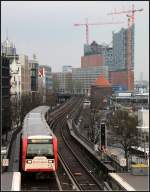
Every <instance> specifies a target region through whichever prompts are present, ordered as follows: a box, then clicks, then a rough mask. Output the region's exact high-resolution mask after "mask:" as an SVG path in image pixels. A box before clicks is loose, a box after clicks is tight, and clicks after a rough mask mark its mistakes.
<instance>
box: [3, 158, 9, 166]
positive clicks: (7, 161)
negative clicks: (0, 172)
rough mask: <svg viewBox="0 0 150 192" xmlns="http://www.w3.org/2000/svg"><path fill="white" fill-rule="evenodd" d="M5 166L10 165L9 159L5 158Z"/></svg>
mask: <svg viewBox="0 0 150 192" xmlns="http://www.w3.org/2000/svg"><path fill="white" fill-rule="evenodd" d="M2 165H3V166H5V167H6V166H8V165H9V159H3V163H2Z"/></svg>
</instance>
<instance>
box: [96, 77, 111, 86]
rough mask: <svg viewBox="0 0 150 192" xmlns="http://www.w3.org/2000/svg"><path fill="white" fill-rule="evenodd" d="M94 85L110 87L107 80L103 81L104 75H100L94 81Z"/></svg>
mask: <svg viewBox="0 0 150 192" xmlns="http://www.w3.org/2000/svg"><path fill="white" fill-rule="evenodd" d="M95 85H96V86H100V87H110V86H111V85H110V83H109V82H108V80H107V79H105V77H104V75H102V74H101V75H100V76H99V77H98V79H97V80H96V83H95Z"/></svg>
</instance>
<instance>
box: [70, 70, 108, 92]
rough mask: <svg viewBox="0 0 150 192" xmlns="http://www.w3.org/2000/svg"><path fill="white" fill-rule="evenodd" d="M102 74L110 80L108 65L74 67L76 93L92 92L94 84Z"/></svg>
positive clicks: (73, 78)
mask: <svg viewBox="0 0 150 192" xmlns="http://www.w3.org/2000/svg"><path fill="white" fill-rule="evenodd" d="M100 74H103V75H104V77H105V78H106V79H107V80H108V66H99V67H92V68H73V69H72V82H73V90H74V93H75V94H88V95H89V94H90V91H91V85H93V84H94V83H95V81H96V79H97V78H98V76H99V75H100Z"/></svg>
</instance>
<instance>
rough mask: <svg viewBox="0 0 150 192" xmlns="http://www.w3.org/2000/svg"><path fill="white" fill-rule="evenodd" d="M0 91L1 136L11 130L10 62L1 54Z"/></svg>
mask: <svg viewBox="0 0 150 192" xmlns="http://www.w3.org/2000/svg"><path fill="white" fill-rule="evenodd" d="M1 72H2V76H1V82H0V85H1V90H2V100H1V101H2V106H1V110H2V124H1V125H2V129H1V130H2V135H3V134H5V133H7V131H8V130H10V128H11V118H10V117H11V112H10V87H11V85H10V60H9V59H8V58H7V57H6V54H1Z"/></svg>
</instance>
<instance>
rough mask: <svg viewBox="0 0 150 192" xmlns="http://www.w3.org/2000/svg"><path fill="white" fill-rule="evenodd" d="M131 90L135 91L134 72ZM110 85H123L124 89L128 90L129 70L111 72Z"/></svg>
mask: <svg viewBox="0 0 150 192" xmlns="http://www.w3.org/2000/svg"><path fill="white" fill-rule="evenodd" d="M130 73H131V90H134V72H133V71H131V72H130ZM109 79H110V83H111V84H112V86H113V85H121V86H122V87H123V88H125V89H128V76H127V70H122V71H111V72H110V78H109Z"/></svg>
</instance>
